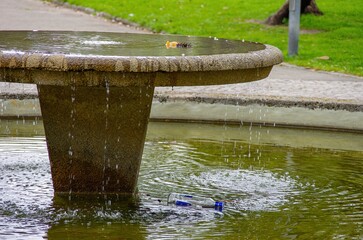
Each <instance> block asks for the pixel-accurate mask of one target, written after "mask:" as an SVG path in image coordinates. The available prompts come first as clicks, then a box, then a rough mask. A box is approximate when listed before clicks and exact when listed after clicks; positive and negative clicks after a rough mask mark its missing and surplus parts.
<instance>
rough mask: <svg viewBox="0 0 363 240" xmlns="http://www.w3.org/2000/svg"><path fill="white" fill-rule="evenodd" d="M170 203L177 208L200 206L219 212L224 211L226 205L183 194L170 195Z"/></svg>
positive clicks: (210, 199)
mask: <svg viewBox="0 0 363 240" xmlns="http://www.w3.org/2000/svg"><path fill="white" fill-rule="evenodd" d="M170 203H172V204H175V205H177V206H196V207H198V206H199V207H202V208H214V209H215V210H218V211H222V210H223V205H224V204H223V202H218V201H214V200H213V199H212V198H206V197H199V196H193V195H189V194H181V193H170V194H169V197H168V204H170Z"/></svg>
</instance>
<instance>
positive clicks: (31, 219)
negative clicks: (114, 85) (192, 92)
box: [0, 120, 363, 239]
mask: <svg viewBox="0 0 363 240" xmlns="http://www.w3.org/2000/svg"><path fill="white" fill-rule="evenodd" d="M0 173H1V174H0V238H1V239H42V238H48V239H90V238H97V239H98V238H100V239H102V238H105V239H213V238H214V239H362V238H363V137H362V135H361V134H353V133H337V132H324V131H309V130H291V129H279V128H268V127H264V126H228V125H224V126H223V125H207V124H204V125H201V124H177V123H150V124H149V128H148V134H147V139H146V143H145V149H144V154H143V162H142V166H141V170H140V177H139V183H138V191H139V192H138V194H137V195H136V196H135V197H127V196H98V197H90V196H78V197H77V196H74V195H69V196H68V195H67V196H54V193H53V188H52V181H51V174H50V166H49V160H48V155H47V149H46V142H45V137H44V130H43V126H42V121H40V120H29V121H22V120H18V121H15V120H1V122H0ZM170 192H185V193H190V194H195V195H202V196H208V197H212V198H214V199H216V200H223V201H225V202H226V204H225V208H224V210H223V211H222V212H218V211H214V210H211V209H198V208H185V207H176V206H170V205H169V206H168V205H166V203H165V201H166V198H167V196H168V194H169V193H170ZM86 199H87V200H86Z"/></svg>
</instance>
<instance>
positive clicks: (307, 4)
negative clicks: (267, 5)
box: [265, 0, 323, 25]
mask: <svg viewBox="0 0 363 240" xmlns="http://www.w3.org/2000/svg"><path fill="white" fill-rule="evenodd" d="M305 13H311V14H314V15H323V12H322V11H320V10H319V8H318V6H317V5H316V2H315V0H301V14H305ZM288 18H289V1H286V3H285V4H284V5H283V6H282V7H281V8H280V9H279V10H278V11H277V12H276V13H275V14H274V15H272V16H270V17H269V18H268V19H267V20H266V21H265V23H266V24H269V25H279V24H282V21H283V20H284V19H288Z"/></svg>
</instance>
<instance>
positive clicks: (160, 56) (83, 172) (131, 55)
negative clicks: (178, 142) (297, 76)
mask: <svg viewBox="0 0 363 240" xmlns="http://www.w3.org/2000/svg"><path fill="white" fill-rule="evenodd" d="M168 40H171V41H173V40H176V41H179V42H184V43H187V44H186V46H187V47H185V48H169V49H168V48H166V47H165V42H166V41H168ZM281 61H282V54H281V52H280V50H278V49H277V48H275V47H272V46H269V45H263V44H259V43H251V42H244V41H230V40H223V39H220V40H217V39H212V38H199V37H184V36H172V35H143V34H120V33H89V32H31V31H30V32H29V31H17V32H15V31H9V32H7V31H4V32H2V31H0V81H9V82H21V83H35V84H37V86H38V92H39V99H40V106H41V111H42V117H43V122H44V128H45V134H46V139H47V146H48V153H49V159H50V163H51V171H52V178H53V185H54V190H55V192H56V193H64V192H65V193H69V192H72V193H75V192H77V193H133V192H134V191H135V189H136V185H137V179H138V173H139V169H140V163H141V157H142V152H143V147H144V142H145V135H146V130H147V123H148V119H149V114H150V109H151V103H152V98H153V92H154V87H155V86H191V85H212V84H228V83H239V82H249V81H255V80H259V79H263V78H265V77H267V76H268V74H269V72H270V71H271V68H272V66H273V65H275V64H278V63H280V62H281Z"/></svg>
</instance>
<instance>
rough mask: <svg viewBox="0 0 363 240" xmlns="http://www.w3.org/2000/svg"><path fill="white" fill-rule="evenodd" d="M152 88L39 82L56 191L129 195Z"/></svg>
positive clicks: (138, 158) (139, 156) (135, 175)
mask: <svg viewBox="0 0 363 240" xmlns="http://www.w3.org/2000/svg"><path fill="white" fill-rule="evenodd" d="M153 90H154V86H148V85H146V86H137V87H130V86H129V87H108V88H101V87H75V86H65V87H64V86H43V85H42V86H39V95H40V103H41V109H42V113H43V122H44V130H45V134H46V138H47V147H48V153H49V158H50V162H51V164H50V165H51V171H52V180H53V187H54V190H55V192H57V193H69V192H70V191H71V192H82V193H85V192H90V193H100V192H103V193H105V192H107V193H133V192H134V191H135V189H136V184H137V179H138V175H139V168H140V163H141V157H142V153H143V149H144V142H145V136H146V129H147V123H148V120H149V113H150V109H151V101H152V96H153Z"/></svg>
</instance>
